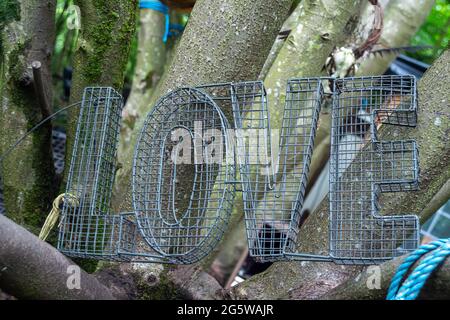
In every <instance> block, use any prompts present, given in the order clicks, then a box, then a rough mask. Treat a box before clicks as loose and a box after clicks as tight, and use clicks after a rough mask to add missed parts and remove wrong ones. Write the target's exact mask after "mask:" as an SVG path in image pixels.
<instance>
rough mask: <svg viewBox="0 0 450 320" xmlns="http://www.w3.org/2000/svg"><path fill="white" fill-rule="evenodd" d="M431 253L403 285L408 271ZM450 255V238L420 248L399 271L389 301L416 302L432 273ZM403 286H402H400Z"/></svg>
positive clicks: (395, 276)
mask: <svg viewBox="0 0 450 320" xmlns="http://www.w3.org/2000/svg"><path fill="white" fill-rule="evenodd" d="M427 253H430V254H429V255H428V256H427V257H425V259H423V260H422V261H421V262H420V263H419V265H418V266H417V267H416V268H415V269H414V270H413V272H411V274H410V275H409V277H408V278H407V279H406V280H405V282H404V283H403V284H401V282H402V279H403V278H404V277H405V275H406V273H407V272H408V270H409V269H410V268H411V266H412V265H414V263H416V261H417V260H419V259H420V258H421V257H422V256H423V255H425V254H427ZM449 255H450V238H448V239H439V240H436V241H433V242H430V243H427V244H425V245H423V246H421V247H419V248H418V249H417V250H416V251H414V252H413V253H411V254H410V255H409V256H408V257H407V258H406V259H405V260H404V261H403V263H402V264H401V265H400V267H399V268H398V269H397V273H396V274H395V275H394V277H393V278H392V281H391V285H390V286H389V290H388V295H387V297H386V299H387V300H414V299H416V298H417V296H418V295H419V293H420V290H421V289H422V287H423V286H424V285H425V282H426V280H427V279H428V277H429V276H430V275H431V273H432V272H433V271H434V269H436V267H438V266H439V265H440V264H441V263H442V262H443V261H444V260H445V259H446V258H447V257H448V256H449ZM400 285H401V286H400Z"/></svg>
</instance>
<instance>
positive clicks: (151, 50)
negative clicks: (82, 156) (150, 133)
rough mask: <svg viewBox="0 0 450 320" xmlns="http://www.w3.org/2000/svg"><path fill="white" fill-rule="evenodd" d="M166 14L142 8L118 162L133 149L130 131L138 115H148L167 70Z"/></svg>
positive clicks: (124, 110) (139, 116)
mask: <svg viewBox="0 0 450 320" xmlns="http://www.w3.org/2000/svg"><path fill="white" fill-rule="evenodd" d="M165 21H166V17H165V15H164V14H163V13H161V12H159V11H155V10H149V9H141V10H140V27H139V38H138V53H137V62H136V68H135V72H134V77H133V83H132V89H131V93H130V96H129V97H128V100H127V103H126V105H125V107H124V109H123V112H122V114H123V118H122V128H121V132H120V133H121V135H120V141H119V147H118V155H119V162H122V160H121V157H122V155H125V154H128V153H129V152H132V150H133V147H134V146H133V145H131V144H130V139H131V134H132V132H133V128H134V125H135V122H136V119H137V118H142V117H145V116H146V114H147V111H148V110H149V109H150V106H148V103H149V99H150V97H151V95H152V92H153V90H154V88H155V87H156V85H157V84H158V82H159V80H160V79H161V76H162V74H163V71H164V65H165V61H166V48H165V47H166V46H165V43H164V42H163V35H164V32H165V28H166V24H165Z"/></svg>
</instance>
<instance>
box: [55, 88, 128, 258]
mask: <svg viewBox="0 0 450 320" xmlns="http://www.w3.org/2000/svg"><path fill="white" fill-rule="evenodd" d="M122 106H123V102H122V97H121V95H120V94H119V93H117V92H116V91H115V90H114V89H112V88H102V87H93V88H86V89H85V91H84V94H83V100H82V104H81V108H80V113H79V118H78V124H77V131H76V136H75V142H74V146H73V153H72V159H71V164H70V169H69V174H68V179H67V187H66V196H65V197H64V205H63V209H62V216H61V221H60V230H59V238H58V249H59V250H60V251H62V252H63V253H66V254H68V255H70V256H75V257H86V256H89V257H92V258H99V259H115V258H117V244H118V240H119V239H120V234H119V227H120V224H119V222H120V217H119V216H114V215H111V214H110V212H109V210H110V200H111V193H112V185H113V181H114V175H115V171H116V170H115V168H116V152H117V142H118V134H119V126H120V120H121V111H122Z"/></svg>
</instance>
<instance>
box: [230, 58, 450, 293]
mask: <svg viewBox="0 0 450 320" xmlns="http://www.w3.org/2000/svg"><path fill="white" fill-rule="evenodd" d="M449 75H450V50H447V51H446V52H445V53H443V54H442V55H441V57H440V58H439V59H438V60H437V61H436V62H435V64H434V65H433V66H432V67H431V68H430V69H429V70H428V71H427V73H426V74H425V75H424V77H423V78H422V79H421V81H420V83H419V112H418V125H417V127H416V128H414V129H411V128H407V127H398V126H388V125H383V126H382V127H381V129H380V130H379V139H380V140H393V139H395V140H402V139H407V138H408V139H415V140H416V141H417V143H418V146H419V151H420V152H419V162H420V167H421V173H420V188H421V190H420V191H418V192H408V193H395V194H382V196H381V197H380V205H381V208H382V214H384V213H387V212H389V213H396V212H397V213H400V214H401V213H414V214H418V215H419V217H420V219H421V221H422V222H423V221H424V220H425V219H427V218H428V217H429V214H430V213H431V212H429V210H426V208H427V206H428V203H429V202H430V201H433V200H434V199H435V197H434V195H435V194H436V193H438V192H441V191H442V187H443V186H444V185H445V184H446V183H447V181H448V180H449V179H450V161H449V158H450V143H449V141H450V140H449V135H448V133H449V130H450V115H449V113H448V110H449V103H450V95H449V92H450V90H449V89H450V87H449V83H450V79H449ZM439 198H440V199H444V198H445V197H439ZM328 213H329V201H328V197H327V198H325V199H324V200H323V201H322V203H321V204H320V205H319V207H318V209H317V210H316V211H315V212H314V213H313V214H312V215H311V216H310V218H309V219H308V220H307V221H306V223H305V224H304V226H303V227H302V229H301V230H300V234H299V241H298V251H299V252H307V253H316V254H327V252H328ZM362 269H363V268H362V267H357V266H341V265H336V264H333V263H314V262H301V263H299V262H286V263H283V262H280V263H275V264H273V265H272V266H271V267H270V268H269V269H268V270H267V271H265V272H264V273H261V274H258V275H257V276H255V277H253V278H251V279H250V280H248V281H245V282H244V283H243V284H242V285H239V286H238V287H237V288H235V293H236V295H237V296H238V297H240V298H243V297H245V298H252V299H269V298H280V297H281V298H300V299H313V298H318V297H320V296H322V295H324V294H326V293H327V292H328V291H329V290H331V289H333V288H334V287H336V286H338V285H340V284H342V283H344V282H345V281H347V280H348V279H350V278H351V277H352V276H356V275H357V274H358V273H360V272H361V271H362Z"/></svg>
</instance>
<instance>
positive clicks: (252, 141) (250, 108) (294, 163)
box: [233, 78, 324, 261]
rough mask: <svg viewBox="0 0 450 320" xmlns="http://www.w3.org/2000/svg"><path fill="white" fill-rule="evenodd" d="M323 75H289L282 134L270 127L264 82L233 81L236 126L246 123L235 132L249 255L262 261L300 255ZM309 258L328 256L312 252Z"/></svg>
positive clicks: (307, 256) (322, 91)
mask: <svg viewBox="0 0 450 320" xmlns="http://www.w3.org/2000/svg"><path fill="white" fill-rule="evenodd" d="M321 81H322V79H320V78H305V79H292V80H289V81H288V84H287V92H286V105H285V109H284V116H283V120H282V127H281V135H280V134H279V131H277V130H276V129H273V128H270V118H269V112H268V110H267V99H266V93H265V90H264V88H263V85H262V83H259V82H252V83H243V84H236V85H234V90H235V95H234V97H235V103H234V105H233V106H234V118H235V122H236V127H237V128H245V130H243V131H242V132H240V131H238V133H239V134H238V133H237V134H236V154H237V161H238V164H239V168H240V175H241V179H242V185H243V196H244V197H243V198H244V209H245V223H246V230H247V239H248V246H249V253H250V255H251V256H253V257H254V258H256V259H257V260H259V261H279V260H286V259H294V258H295V256H296V255H297V253H296V243H297V236H298V231H299V223H300V218H301V217H300V209H301V207H302V205H303V197H304V194H305V189H306V184H307V178H308V171H309V164H310V161H311V155H312V150H313V147H314V138H315V132H316V128H317V121H318V118H319V112H320V107H321V100H322V97H323V93H324V90H323V86H322V83H321ZM273 141H274V142H276V144H273V143H272V142H273ZM306 258H308V259H312V260H316V259H319V260H322V259H323V258H322V257H316V256H315V255H309V254H306Z"/></svg>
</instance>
